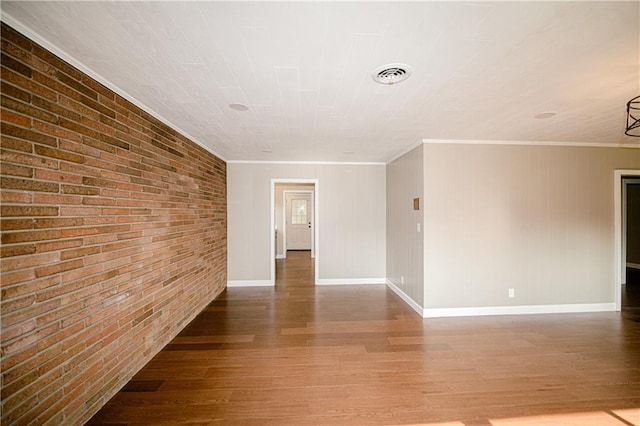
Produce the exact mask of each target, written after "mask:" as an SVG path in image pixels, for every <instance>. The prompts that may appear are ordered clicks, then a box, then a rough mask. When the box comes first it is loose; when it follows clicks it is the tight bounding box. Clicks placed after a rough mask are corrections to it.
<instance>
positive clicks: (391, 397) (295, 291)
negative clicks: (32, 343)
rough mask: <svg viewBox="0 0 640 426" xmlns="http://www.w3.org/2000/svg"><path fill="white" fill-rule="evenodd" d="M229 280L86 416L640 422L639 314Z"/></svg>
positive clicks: (295, 268)
mask: <svg viewBox="0 0 640 426" xmlns="http://www.w3.org/2000/svg"><path fill="white" fill-rule="evenodd" d="M276 274H277V277H278V279H277V285H276V287H275V288H264V287H254V288H231V289H227V291H226V292H224V293H223V294H222V295H221V296H220V297H219V298H218V299H217V300H215V301H214V302H213V303H211V304H210V305H209V307H208V308H207V309H206V310H205V311H204V312H202V314H201V315H199V316H198V317H197V318H196V319H195V320H194V321H193V322H192V323H191V324H189V325H188V326H187V328H186V329H185V330H184V331H183V332H182V333H181V334H180V335H179V336H178V337H176V338H175V339H174V340H173V341H172V342H171V343H170V344H169V345H167V346H166V347H165V348H164V349H163V351H162V352H161V353H159V354H158V355H157V356H156V357H155V358H154V359H153V360H152V361H151V362H150V363H149V364H148V365H147V366H146V367H145V368H144V369H143V370H142V371H140V372H139V373H138V374H137V375H136V376H135V377H134V378H133V380H131V382H130V383H129V384H128V385H126V387H125V388H124V389H122V391H121V392H119V393H118V394H117V395H116V396H115V397H114V398H113V399H112V400H111V401H110V402H109V403H108V404H107V405H105V406H104V407H103V409H102V410H101V411H100V412H99V413H98V414H96V415H95V416H94V418H93V419H91V420H90V421H89V424H90V425H178V424H189V425H209V424H211V425H217V424H221V425H222V424H224V425H409V424H413V425H415V424H424V425H426V424H438V425H439V426H444V425H458V426H460V425H466V426H473V425H478V426H479V425H490V424H494V425H501V426H504V425H573V424H575V425H629V424H635V425H640V315H639V314H638V313H634V312H623V313H622V314H621V313H619V312H618V313H593V314H559V315H518V316H489V317H474V318H446V319H445V318H443V319H427V320H423V319H422V318H420V317H418V316H417V315H416V314H415V313H414V312H413V311H412V310H411V309H410V308H409V307H408V306H406V305H405V304H404V302H402V301H401V300H400V299H399V298H398V297H397V296H396V295H395V294H394V293H392V292H391V291H389V290H387V289H386V288H385V286H380V285H371V286H367V285H364V286H326V287H314V286H313V273H312V271H311V259H310V258H309V253H308V252H289V254H288V258H287V259H283V260H278V262H277V272H276Z"/></svg>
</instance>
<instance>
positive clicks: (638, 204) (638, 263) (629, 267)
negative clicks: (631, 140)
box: [621, 177, 640, 311]
mask: <svg viewBox="0 0 640 426" xmlns="http://www.w3.org/2000/svg"><path fill="white" fill-rule="evenodd" d="M622 253H623V254H622V258H623V262H624V269H625V271H624V272H625V274H624V277H623V279H624V282H623V284H622V298H621V303H622V310H623V311H640V178H631V177H623V178H622Z"/></svg>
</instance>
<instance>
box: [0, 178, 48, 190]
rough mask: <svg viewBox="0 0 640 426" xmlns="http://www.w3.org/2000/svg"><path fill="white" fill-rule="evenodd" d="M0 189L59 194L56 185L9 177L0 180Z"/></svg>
mask: <svg viewBox="0 0 640 426" xmlns="http://www.w3.org/2000/svg"><path fill="white" fill-rule="evenodd" d="M0 188H2V189H19V190H22V191H35V192H60V185H59V184H57V183H51V182H43V181H39V180H32V179H19V178H10V177H2V178H0Z"/></svg>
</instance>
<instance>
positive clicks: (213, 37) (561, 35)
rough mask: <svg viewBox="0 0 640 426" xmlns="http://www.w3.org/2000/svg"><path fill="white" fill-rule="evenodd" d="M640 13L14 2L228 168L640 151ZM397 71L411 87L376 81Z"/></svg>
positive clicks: (18, 22) (46, 37) (527, 6)
mask: <svg viewBox="0 0 640 426" xmlns="http://www.w3.org/2000/svg"><path fill="white" fill-rule="evenodd" d="M638 9H639V3H638V2H609V1H606V2H536V3H534V2H476V3H462V2H408V3H402V2H388V3H387V2H371V3H369V2H355V3H346V2H297V3H296V2H293V3H291V2H257V3H249V2H76V1H68V2H58V1H46V2H16V1H4V0H3V1H2V14H3V20H5V21H6V22H7V23H9V24H10V25H13V26H14V27H16V29H18V30H20V31H23V32H25V33H26V35H28V36H30V37H32V38H35V39H36V41H39V42H42V43H44V44H45V45H46V47H48V48H51V49H53V50H54V52H56V53H58V54H61V55H62V56H63V57H64V58H65V59H67V60H69V61H71V62H72V63H74V64H75V65H79V66H80V67H81V68H82V69H83V70H88V71H89V72H90V73H91V74H92V75H94V76H97V77H98V78H99V79H100V80H101V81H102V82H106V83H107V85H108V86H109V87H111V88H112V89H114V90H116V91H117V92H119V93H120V94H122V95H124V96H125V97H127V98H128V99H130V100H132V101H134V102H135V103H137V104H138V105H139V106H144V107H145V109H147V110H148V111H149V112H151V113H153V114H154V115H156V116H158V117H159V118H161V119H163V120H164V121H166V122H168V123H170V124H171V125H172V126H173V127H175V128H176V129H177V130H179V131H181V132H182V133H185V134H186V135H188V136H190V137H191V138H193V139H195V140H196V141H198V142H199V143H200V144H202V145H204V146H205V147H208V148H209V149H210V150H212V151H213V152H215V153H217V154H219V155H220V156H221V157H223V158H224V159H226V160H264V161H362V162H371V161H375V162H377V161H387V160H389V159H391V158H393V157H394V156H396V155H397V154H398V153H400V152H402V151H403V150H405V149H407V148H408V147H410V146H412V145H414V144H416V143H417V142H419V141H420V140H422V139H434V140H457V141H459V140H484V141H520V142H541V143H546V142H563V143H585V144H612V145H620V144H622V145H626V146H631V145H636V146H637V143H638V139H633V138H628V137H625V136H624V122H625V104H626V102H627V101H628V100H629V99H631V98H632V97H634V96H636V95H638V93H639V91H640V88H639V52H640V46H639V10H638ZM393 62H402V63H406V64H408V65H410V66H411V68H412V69H413V75H412V76H411V77H410V78H409V80H407V81H405V82H403V83H400V84H397V85H393V86H382V85H379V84H376V83H374V82H373V80H372V78H371V73H372V71H373V70H374V69H376V68H377V67H378V66H380V65H383V64H386V63H393ZM231 103H242V104H246V105H247V106H248V107H249V109H248V111H245V112H240V111H235V110H233V109H231V108H229V104H231ZM547 111H555V112H557V114H556V115H555V116H554V117H551V118H547V119H536V118H534V116H535V115H536V114H539V113H542V112H547Z"/></svg>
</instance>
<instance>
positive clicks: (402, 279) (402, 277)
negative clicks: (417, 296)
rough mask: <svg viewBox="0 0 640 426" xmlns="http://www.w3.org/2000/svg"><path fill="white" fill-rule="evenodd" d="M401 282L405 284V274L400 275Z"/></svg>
mask: <svg viewBox="0 0 640 426" xmlns="http://www.w3.org/2000/svg"><path fill="white" fill-rule="evenodd" d="M400 284H402V285H404V275H400Z"/></svg>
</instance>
